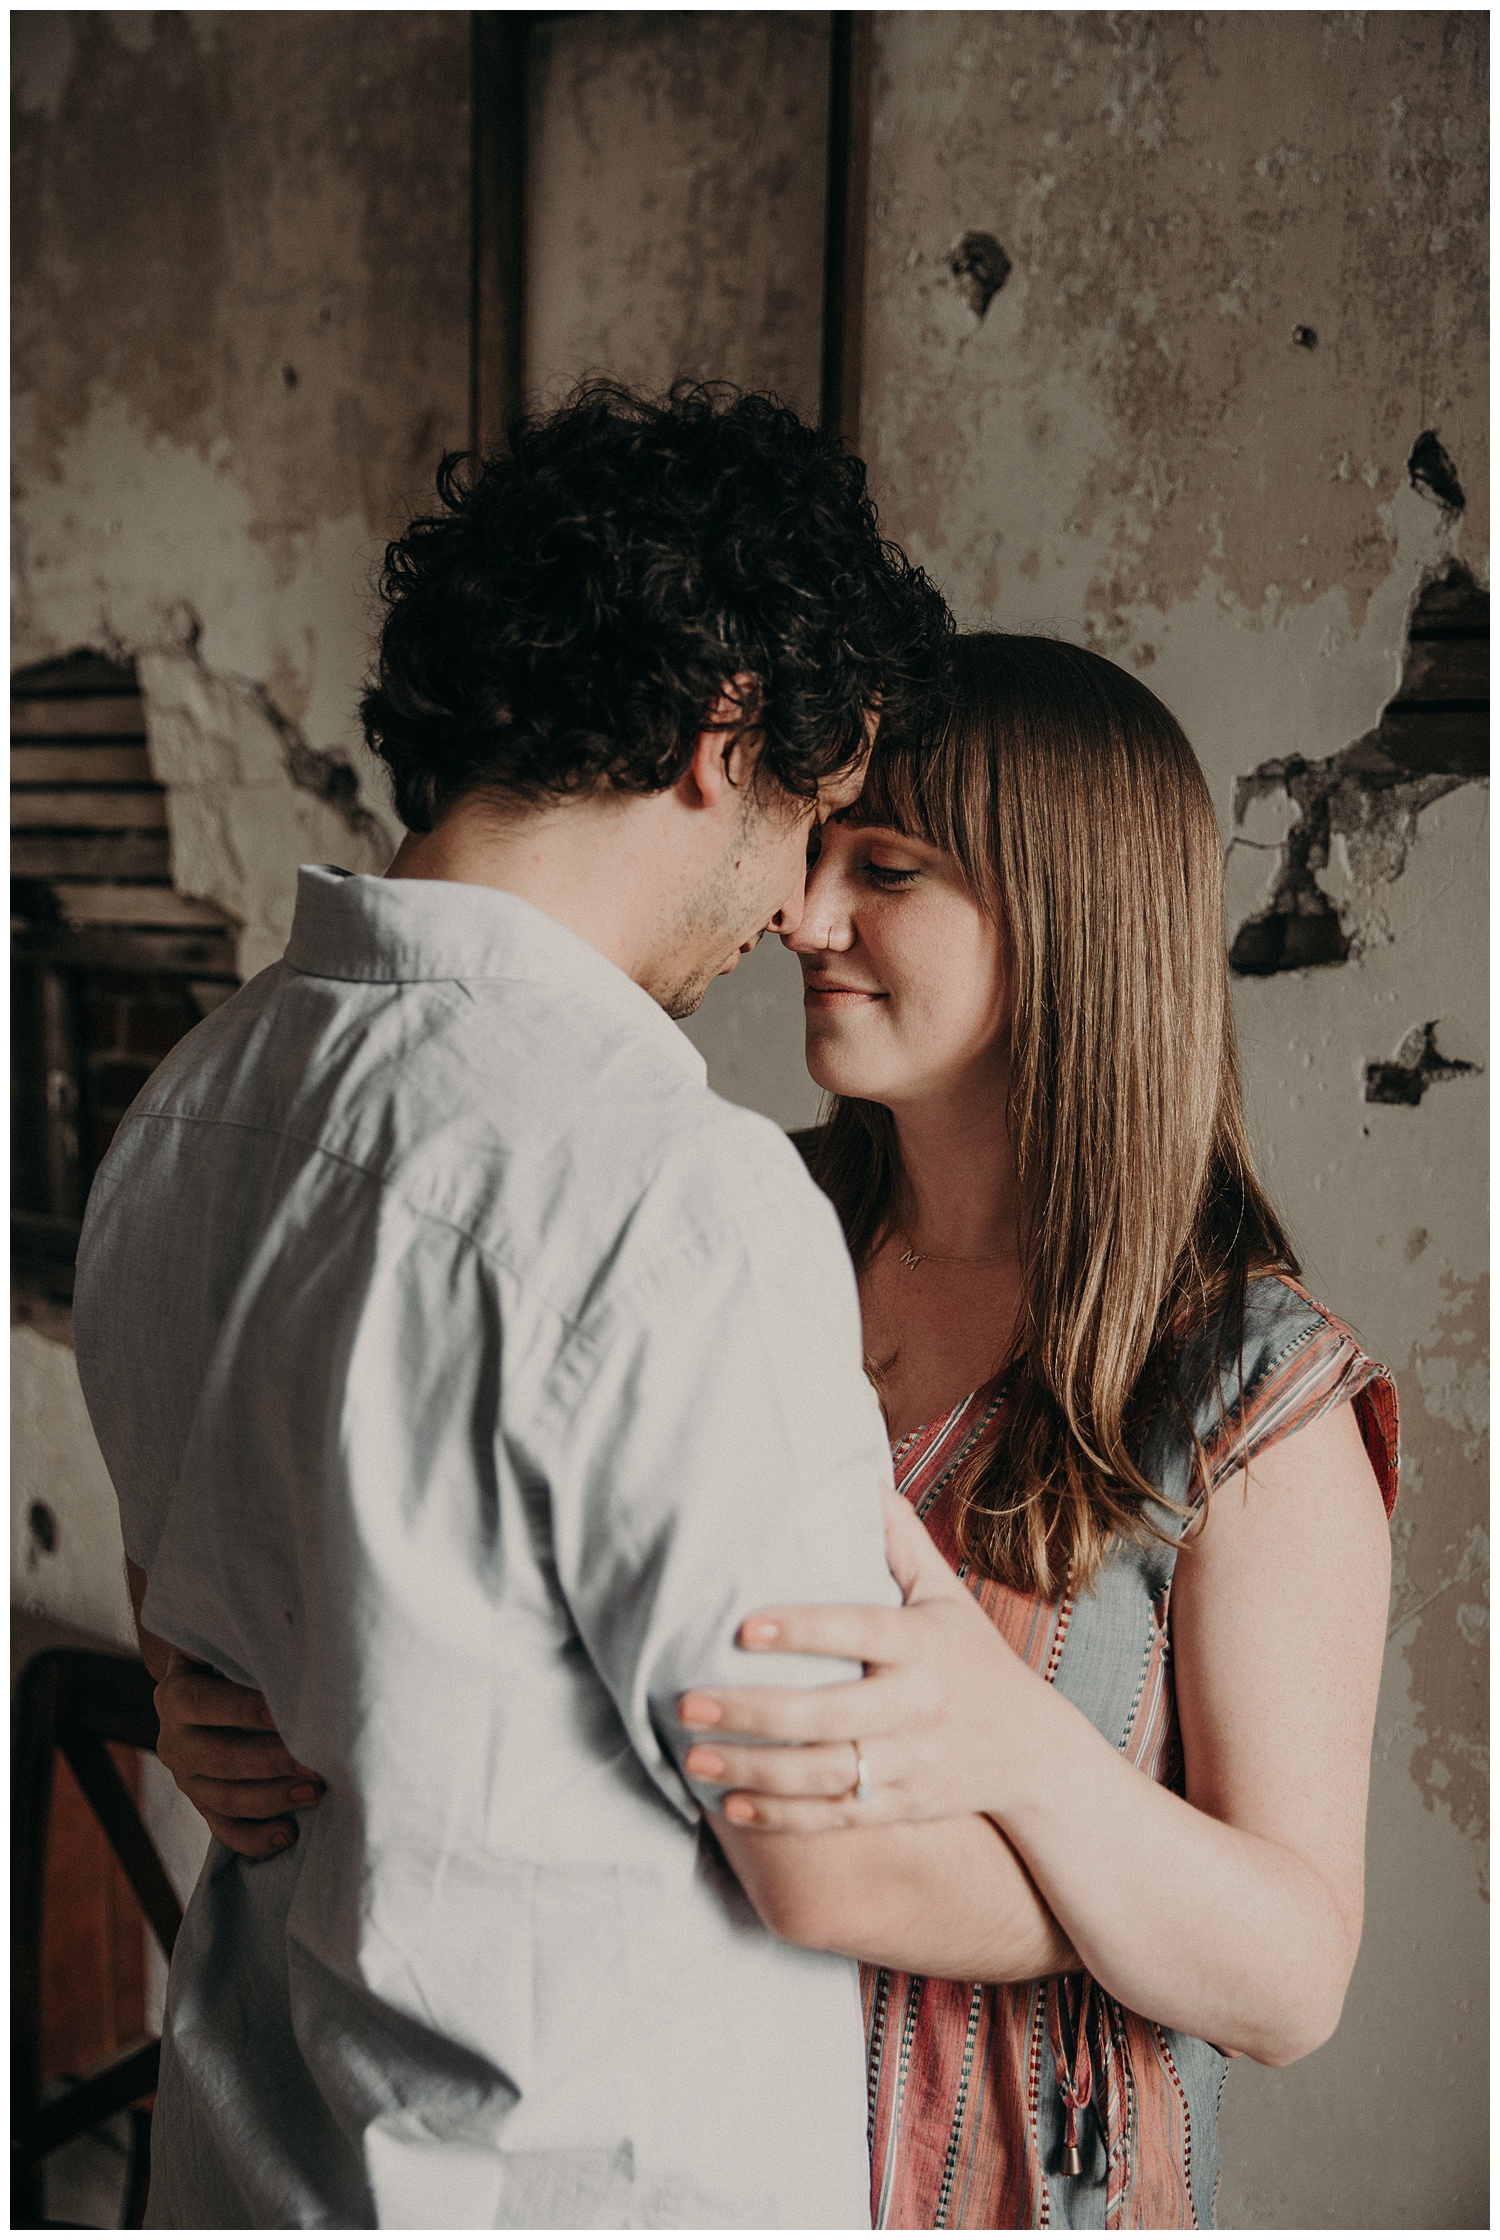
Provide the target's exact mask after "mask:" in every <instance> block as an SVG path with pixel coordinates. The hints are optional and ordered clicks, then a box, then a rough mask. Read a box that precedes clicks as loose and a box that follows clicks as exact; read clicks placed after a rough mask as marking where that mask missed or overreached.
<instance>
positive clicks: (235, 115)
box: [12, 10, 469, 971]
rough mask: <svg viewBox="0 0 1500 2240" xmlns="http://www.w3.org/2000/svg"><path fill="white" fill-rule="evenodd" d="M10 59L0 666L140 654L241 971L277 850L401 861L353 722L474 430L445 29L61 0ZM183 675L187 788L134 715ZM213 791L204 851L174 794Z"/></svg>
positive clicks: (414, 20)
mask: <svg viewBox="0 0 1500 2240" xmlns="http://www.w3.org/2000/svg"><path fill="white" fill-rule="evenodd" d="M12 41H13V50H12V51H13V78H12V101H13V111H12V128H13V160H14V167H15V169H14V193H13V208H14V213H15V261H14V306H13V327H12V338H13V347H14V404H13V411H14V448H15V454H16V468H17V496H16V507H15V515H14V524H15V590H16V599H15V620H14V633H13V662H14V663H15V664H17V665H19V664H21V663H24V662H29V661H34V660H38V659H42V658H45V657H46V656H48V655H50V654H54V653H60V652H66V651H68V650H70V649H71V648H73V647H75V646H80V645H93V646H99V647H101V648H105V649H110V650H116V651H123V652H127V653H131V654H148V655H152V656H154V657H155V659H154V660H153V661H150V662H147V663H146V664H144V666H143V671H142V682H143V687H144V689H145V693H146V698H147V704H148V720H149V721H150V728H151V742H152V748H153V753H154V754H156V756H157V759H158V763H159V774H160V775H161V776H162V777H163V778H164V780H165V782H166V783H167V785H168V787H169V790H170V792H171V794H172V795H173V797H174V799H173V809H174V814H173V819H172V821H173V832H174V841H175V842H176V845H177V849H178V855H179V860H178V862H177V864H176V866H175V872H176V877H177V882H178V884H179V886H181V887H183V888H184V889H185V890H186V891H191V892H193V893H197V894H203V895H206V896H207V897H208V898H209V899H210V900H214V901H217V902H220V903H221V904H222V905H223V907H225V908H226V909H227V910H228V911H229V912H230V914H231V915H233V916H234V917H236V918H237V919H239V920H240V921H241V922H242V923H243V924H244V925H245V928H246V932H245V938H244V940H243V942H242V957H241V963H242V967H243V969H245V970H247V971H254V970H258V969H259V967H260V966H261V965H262V964H264V963H265V962H266V961H267V960H268V957H270V956H273V955H275V954H278V953H279V950H280V948H281V946H282V945H283V942H284V939H285V927H286V924H287V923H288V920H289V909H290V899H291V894H292V885H293V881H292V873H293V871H294V869H295V865H296V862H297V860H298V850H299V849H305V848H306V847H308V846H313V847H314V849H315V852H318V853H323V854H326V855H328V856H329V857H330V858H331V859H333V860H336V861H339V862H342V863H345V864H346V865H347V866H348V867H349V868H351V869H367V868H369V866H370V864H371V862H372V861H373V860H374V859H375V857H376V856H378V854H379V853H380V850H381V848H383V847H384V846H385V844H386V842H387V841H390V842H391V843H392V844H394V834H395V831H396V827H395V823H394V820H393V818H392V816H391V812H390V809H389V806H388V800H387V797H386V795H385V793H384V790H383V787H382V785H381V781H380V779H379V777H378V775H377V774H376V773H375V772H374V770H373V769H372V767H371V765H370V762H369V758H368V757H367V755H366V754H365V750H364V748H363V745H362V743H361V741H360V738H359V732H358V726H357V723H356V721H355V716H354V701H355V697H356V694H357V690H358V685H359V679H360V676H361V673H362V671H363V668H364V665H365V661H366V657H367V651H368V638H369V619H370V599H369V587H370V577H371V570H372V567H373V564H374V562H375V559H376V557H377V554H378V551H379V548H380V545H381V543H382V542H383V540H384V537H385V536H386V535H387V534H389V532H390V530H391V528H392V526H393V525H395V524H396V523H397V522H399V521H400V520H403V519H404V518H405V516H406V512H407V510H408V506H409V504H410V502H412V501H420V500H421V498H422V497H423V496H424V495H425V494H426V493H427V492H429V491H430V490H431V487H432V471H433V468H434V467H435V465H436V462H437V459H438V456H439V455H440V453H441V452H442V450H443V449H444V448H445V446H449V445H453V444H460V443H462V442H463V441H464V440H465V436H466V432H467V382H468V370H467V367H468V253H469V252H468V225H469V215H468V25H467V19H466V18H465V17H463V16H462V15H443V14H440V13H439V14H434V13H405V12H400V11H393V12H390V13H375V12H365V11H360V10H355V11H352V12H349V13H347V14H342V15H340V14H336V13H328V12H315V13H311V14H301V15H298V14H291V13H287V14H282V13H275V12H271V13H264V14H256V13H254V12H252V13H249V14H232V13H223V12H213V11H208V12H202V11H198V12H194V11H176V12H173V11H167V10H161V11H156V12H152V11H149V10H148V11H144V12H137V13H128V12H115V11H108V10H103V11H97V12H89V11H85V10H76V11H71V12H56V13H53V12H37V13H34V14H31V15H18V16H16V17H15V18H14V20H13V23H12ZM187 654H191V657H192V660H193V662H194V663H195V665H196V668H197V669H198V671H200V672H201V675H202V679H203V691H204V692H206V693H208V694H210V695H211V696H212V697H213V698H214V701H215V707H216V728H215V731H214V743H213V744H210V743H208V741H207V740H206V739H205V743H204V748H203V765H204V766H203V768H202V769H199V768H198V767H197V766H196V765H195V761H194V754H193V750H192V744H191V740H190V737H189V735H188V734H187V733H186V732H185V731H184V728H183V723H184V699H183V693H182V691H180V690H176V689H175V688H174V689H173V690H171V691H170V692H169V693H168V697H167V699H166V700H164V701H163V702H162V704H161V709H160V714H161V722H160V724H159V723H158V722H157V721H156V720H154V719H155V718H156V716H157V714H158V709H157V705H156V696H157V688H158V687H160V688H161V689H162V690H163V691H166V690H167V686H168V682H169V680H170V679H171V678H172V677H173V676H178V677H179V681H181V677H180V675H179V672H178V671H177V670H174V669H173V668H172V667H171V663H172V662H173V661H174V660H177V661H178V662H180V660H181V658H182V657H183V656H185V655H187ZM231 708H233V709H234V710H236V711H237V712H236V714H235V716H234V721H235V723H236V724H237V725H238V726H239V727H240V729H239V734H238V736H239V744H238V745H237V747H236V748H235V749H234V750H233V752H234V759H235V760H236V762H237V763H239V764H240V765H242V766H243V767H242V769H241V771H240V772H239V774H238V775H237V776H236V777H235V779H234V782H233V783H232V784H230V785H227V786H226V785H225V782H224V781H225V777H226V771H225V767H224V762H223V755H224V751H225V742H226V739H227V737H228V734H227V732H226V730H225V724H226V722H228V721H229V720H230V710H231ZM257 708H259V709H260V710H261V711H262V712H264V711H266V710H270V711H274V716H275V717H277V718H279V719H280V720H281V722H282V723H283V724H284V725H285V726H288V727H291V729H292V730H293V731H294V732H295V734H296V736H297V737H298V738H299V739H300V741H301V743H302V744H303V746H305V747H306V748H308V749H309V751H313V752H317V753H320V754H322V755H324V756H325V757H326V756H329V755H331V756H333V757H334V758H336V760H337V761H338V762H339V763H341V764H344V765H347V766H348V768H349V769H350V770H351V771H352V772H353V773H354V779H353V783H352V785H351V787H350V799H351V802H352V804H353V805H354V806H357V807H359V808H361V809H362V810H363V814H364V822H363V824H362V825H360V824H359V823H358V820H356V828H354V829H351V826H350V822H349V819H348V818H347V817H344V818H340V817H339V815H338V814H337V813H336V811H335V813H334V814H333V815H332V816H331V817H329V816H327V815H321V814H319V810H320V808H321V809H322V810H324V811H326V810H327V809H328V808H329V807H330V804H329V802H328V801H327V799H326V798H324V799H322V800H321V802H320V797H319V793H318V791H317V789H316V787H314V788H313V789H312V790H309V788H308V786H307V784H306V782H305V775H304V776H303V777H300V778H299V765H298V762H297V758H296V757H295V756H286V755H282V756H281V757H279V758H278V757H277V756H276V755H271V754H267V753H266V752H265V751H264V745H265V742H264V739H263V737H262V735H261V732H260V729H259V719H258V716H257V712H256V711H257ZM300 767H301V768H302V770H303V771H304V773H305V770H306V767H307V766H306V764H305V762H304V763H303V764H302V765H301V766H300ZM208 769H213V771H214V775H213V776H212V778H209V779H207V780H205V771H206V770H208ZM251 771H253V772H254V775H253V776H252V775H250V774H249V773H250V772H251ZM205 782H208V783H211V784H213V785H214V786H215V787H216V788H217V789H218V791H219V800H218V804H217V809H216V820H217V831H216V833H215V834H214V835H212V836H210V835H209V834H208V833H207V832H206V831H205V830H204V826H203V819H202V816H201V814H200V813H199V812H200V811H201V808H202V803H201V800H199V801H194V800H191V799H189V800H186V801H179V800H178V799H177V798H176V797H177V795H178V792H179V788H181V789H183V791H185V792H186V793H188V794H189V795H191V794H201V791H202V787H203V785H204V783H205ZM303 796H306V798H302V797H303ZM247 912H248V916H247V915H246V913H247Z"/></svg>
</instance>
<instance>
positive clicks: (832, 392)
mask: <svg viewBox="0 0 1500 2240" xmlns="http://www.w3.org/2000/svg"><path fill="white" fill-rule="evenodd" d="M874 20H875V19H874V17H873V15H871V14H870V13H869V12H868V11H866V10H864V9H852V8H846V9H835V10H834V11H833V13H832V15H831V16H830V19H829V42H828V157H827V180H828V184H827V202H826V216H825V219H824V231H823V358H822V380H821V399H820V403H821V410H820V415H819V417H820V419H821V421H822V424H823V426H824V427H825V428H828V429H831V430H832V431H833V432H834V433H836V434H838V435H841V436H842V437H843V439H844V441H845V443H847V444H848V446H849V448H850V449H851V450H853V451H857V450H858V449H859V408H860V390H861V386H862V382H863V376H864V330H865V232H866V225H867V220H868V210H869V192H870V71H871V50H872V46H873V32H874Z"/></svg>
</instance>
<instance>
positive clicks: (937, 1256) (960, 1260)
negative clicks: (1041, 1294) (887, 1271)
mask: <svg viewBox="0 0 1500 2240" xmlns="http://www.w3.org/2000/svg"><path fill="white" fill-rule="evenodd" d="M1009 1257H1010V1255H1009V1254H1008V1253H1005V1252H978V1253H968V1254H964V1255H960V1254H958V1253H953V1252H918V1251H917V1249H916V1247H915V1245H913V1244H908V1245H907V1247H906V1250H905V1251H904V1252H903V1253H902V1254H901V1255H900V1261H901V1266H902V1267H903V1268H920V1267H921V1265H922V1262H923V1261H924V1260H935V1261H936V1262H937V1264H938V1266H939V1267H941V1268H993V1267H994V1265H995V1263H996V1262H997V1261H999V1260H1006V1259H1008V1258H1009Z"/></svg>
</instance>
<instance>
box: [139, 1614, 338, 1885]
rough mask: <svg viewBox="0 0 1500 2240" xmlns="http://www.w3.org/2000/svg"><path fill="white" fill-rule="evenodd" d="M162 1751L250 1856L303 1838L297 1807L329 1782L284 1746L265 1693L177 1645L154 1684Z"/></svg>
mask: <svg viewBox="0 0 1500 2240" xmlns="http://www.w3.org/2000/svg"><path fill="white" fill-rule="evenodd" d="M156 1712H157V1717H158V1718H159V1719H160V1721H161V1735H160V1737H159V1739H158V1741H157V1745H156V1754H157V1756H158V1757H159V1758H160V1760H161V1762H162V1764H163V1765H164V1766H165V1767H166V1768H167V1770H168V1772H169V1773H170V1774H171V1776H172V1778H173V1780H174V1781H175V1782H176V1784H177V1786H178V1788H179V1789H180V1790H181V1791H182V1793H183V1795H184V1796H185V1797H186V1798H187V1800H188V1802H189V1803H190V1804H192V1805H193V1806H195V1807H196V1809H197V1810H198V1811H199V1812H201V1813H202V1815H203V1817H204V1819H205V1820H206V1821H207V1822H208V1825H209V1828H210V1829H211V1831H212V1833H213V1834H214V1835H215V1836H217V1837H218V1840H219V1841H220V1843H222V1844H226V1845H227V1846H228V1848H229V1849H230V1850H231V1851H237V1852H238V1853H239V1854H240V1856H241V1858H244V1859H270V1858H274V1856H275V1855H276V1853H277V1852H278V1851H285V1850H286V1849H287V1848H288V1847H289V1846H290V1845H291V1844H294V1843H295V1842H296V1840H297V1822H296V1820H295V1819H294V1818H293V1816H292V1815H293V1813H294V1811H297V1810H304V1811H305V1810H306V1808H307V1807H308V1806H309V1805H314V1804H316V1803H317V1801H318V1799H319V1798H320V1797H321V1796H322V1795H323V1792H324V1788H325V1784H324V1782H323V1781H322V1779H321V1777H320V1776H319V1775H317V1774H316V1773H314V1772H313V1771H312V1769H311V1767H309V1766H302V1765H298V1763H297V1761H296V1759H295V1758H293V1757H292V1755H291V1753H290V1752H289V1751H288V1749H287V1748H286V1745H285V1744H284V1743H283V1741H282V1739H281V1737H280V1735H279V1734H277V1732H276V1730H275V1726H274V1724H273V1721H272V1717H271V1709H270V1706H269V1704H268V1703H267V1702H266V1699H265V1697H264V1696H262V1695H258V1694H257V1693H256V1691H255V1690H254V1689H253V1688H241V1687H239V1686H238V1685H237V1684H236V1683H235V1682H234V1681H233V1680H225V1679H223V1678H221V1677H220V1675H219V1674H218V1673H216V1672H215V1671H214V1670H213V1669H212V1667H211V1666H209V1665H205V1664H200V1663H198V1662H197V1661H196V1660H195V1659H194V1658H192V1657H188V1656H184V1654H183V1652H182V1651H181V1650H180V1649H173V1650H171V1652H170V1654H169V1656H168V1659H167V1669H166V1674H165V1677H164V1678H163V1679H162V1680H161V1682H160V1683H159V1685H158V1687H157V1690H156Z"/></svg>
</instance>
